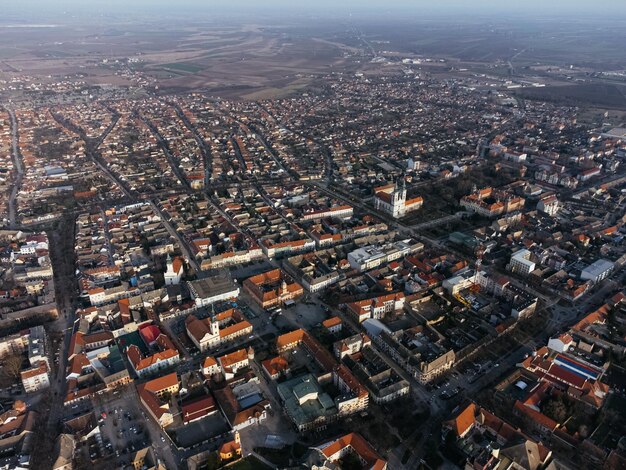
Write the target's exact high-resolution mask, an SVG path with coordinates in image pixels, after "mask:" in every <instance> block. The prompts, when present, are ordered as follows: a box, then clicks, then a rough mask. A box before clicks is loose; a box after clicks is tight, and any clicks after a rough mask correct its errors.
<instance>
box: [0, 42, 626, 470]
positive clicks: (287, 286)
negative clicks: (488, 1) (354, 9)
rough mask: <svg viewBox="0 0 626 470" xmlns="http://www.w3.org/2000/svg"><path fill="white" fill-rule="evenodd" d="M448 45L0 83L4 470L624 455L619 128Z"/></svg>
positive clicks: (538, 465)
mask: <svg viewBox="0 0 626 470" xmlns="http://www.w3.org/2000/svg"><path fill="white" fill-rule="evenodd" d="M385 47H390V46H387V45H385ZM359 60H361V59H359ZM447 61H448V59H447V58H445V57H437V56H433V57H419V58H418V57H413V56H410V57H409V56H402V55H399V54H397V55H396V56H392V55H391V54H390V53H389V54H386V55H385V54H374V56H373V57H370V58H369V61H368V62H367V66H368V70H367V71H366V72H363V73H362V72H358V73H354V72H349V71H330V72H326V73H323V74H319V75H317V76H316V78H315V80H316V84H317V85H316V88H315V89H303V90H300V91H299V92H298V93H295V94H291V95H290V96H286V97H271V98H264V99H253V100H250V99H236V98H224V97H219V96H216V95H215V94H205V93H202V92H200V91H195V92H188V91H184V92H170V91H167V90H164V91H161V90H159V89H158V80H157V79H155V78H154V76H153V75H151V73H150V72H149V71H146V70H144V68H143V67H142V66H141V60H139V59H133V58H119V57H118V58H116V57H111V58H110V59H106V60H105V61H100V62H99V65H98V66H99V67H106V68H108V69H112V70H114V71H115V74H116V75H117V76H119V77H122V78H124V80H128V81H129V82H130V83H132V87H135V91H132V92H131V90H129V89H128V88H125V87H121V86H120V87H117V86H111V87H105V86H98V85H93V84H89V83H87V82H85V81H84V80H83V77H81V76H71V77H70V76H65V75H63V76H59V77H56V78H55V77H48V78H46V79H45V80H41V79H40V78H38V77H36V76H31V75H29V74H27V73H23V74H20V75H19V78H16V77H15V76H13V77H11V78H7V76H5V75H0V95H1V96H4V97H8V96H15V99H11V100H3V101H2V109H1V110H0V186H1V191H0V221H1V225H2V227H1V229H0V335H1V337H0V357H2V359H1V361H0V363H1V366H0V412H1V413H0V468H5V469H14V468H32V469H40V468H53V469H55V470H61V469H63V470H65V469H73V468H76V469H83V468H91V469H104V468H107V469H109V468H124V469H131V468H132V469H136V470H139V469H176V468H185V469H189V470H194V469H218V468H233V469H265V468H272V469H278V468H280V469H305V468H308V469H327V470H332V469H344V470H348V469H375V470H385V469H389V470H395V469H418V468H425V469H426V468H428V469H435V468H466V469H485V470H486V469H490V470H491V469H498V470H500V469H528V470H541V469H550V470H553V469H554V470H557V469H574V468H598V469H601V468H602V469H622V468H626V437H625V436H626V394H625V393H626V369H625V367H626V340H625V338H626V289H625V283H624V278H625V276H626V271H625V270H624V265H625V264H626V240H625V239H624V237H625V235H626V224H625V223H626V164H624V162H625V161H626V128H624V127H623V123H620V122H619V121H614V120H611V119H610V118H609V117H608V116H609V115H608V114H607V115H606V116H605V118H606V119H607V122H604V123H599V124H598V123H593V122H591V121H589V120H580V119H579V117H580V114H581V108H580V107H578V106H574V105H569V104H567V105H566V104H563V103H559V102H554V101H548V100H541V99H529V98H528V97H522V96H520V95H519V94H518V93H517V92H518V91H519V90H520V89H527V88H528V89H531V90H533V89H538V88H542V87H544V86H545V82H537V81H535V80H534V79H533V80H532V81H529V80H527V79H519V78H516V77H515V76H510V75H507V76H502V75H499V74H497V73H494V74H490V73H482V72H481V73H473V72H472V71H471V70H469V71H466V70H465V69H463V70H461V69H460V68H459V67H458V66H456V68H454V66H453V67H452V68H446V70H447V72H446V74H445V75H442V74H439V73H434V72H433V67H435V68H437V67H448V64H447ZM433 64H435V65H433ZM0 67H2V64H0ZM561 72H563V71H562V70H561ZM561 72H558V73H561ZM551 73H557V72H556V69H555V72H551ZM563 73H568V74H573V75H575V74H576V73H577V71H576V70H569V71H566V72H563ZM137 89H139V90H141V92H137V91H136V90H137ZM68 97H69V98H68Z"/></svg>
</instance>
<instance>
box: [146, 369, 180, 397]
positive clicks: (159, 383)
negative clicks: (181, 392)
mask: <svg viewBox="0 0 626 470" xmlns="http://www.w3.org/2000/svg"><path fill="white" fill-rule="evenodd" d="M176 385H178V375H176V372H172V373H171V374H167V375H164V376H163V377H158V378H156V379H153V380H150V381H149V382H146V383H145V384H143V387H144V389H145V390H147V391H148V392H152V393H158V392H160V391H161V390H165V389H166V388H170V387H174V386H176Z"/></svg>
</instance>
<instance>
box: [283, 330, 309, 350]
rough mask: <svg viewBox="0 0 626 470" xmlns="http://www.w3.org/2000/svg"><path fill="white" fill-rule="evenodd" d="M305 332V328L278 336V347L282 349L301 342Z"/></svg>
mask: <svg viewBox="0 0 626 470" xmlns="http://www.w3.org/2000/svg"><path fill="white" fill-rule="evenodd" d="M304 333H305V331H304V330H303V329H298V330H295V331H291V332H289V333H285V334H283V335H280V336H279V337H278V338H276V348H277V349H278V350H279V351H280V350H281V349H283V348H285V347H287V346H290V345H295V344H299V343H300V342H301V341H302V338H303V337H304ZM294 343H295V344H294Z"/></svg>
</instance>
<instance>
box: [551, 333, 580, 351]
mask: <svg viewBox="0 0 626 470" xmlns="http://www.w3.org/2000/svg"><path fill="white" fill-rule="evenodd" d="M573 344H574V339H573V338H572V337H571V336H570V335H569V334H567V333H563V334H562V335H560V336H557V337H556V338H550V340H549V341H548V348H550V349H551V350H553V351H557V352H560V353H562V352H567V350H568V349H569V348H570V346H572V345H573Z"/></svg>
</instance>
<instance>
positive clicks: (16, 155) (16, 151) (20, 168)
mask: <svg viewBox="0 0 626 470" xmlns="http://www.w3.org/2000/svg"><path fill="white" fill-rule="evenodd" d="M7 112H8V113H9V117H10V119H11V149H12V152H11V153H12V157H13V165H15V171H16V175H15V181H14V182H13V185H12V186H11V194H10V195H9V223H10V226H11V228H13V227H15V223H16V219H17V193H18V191H19V190H20V187H21V186H22V179H23V177H24V163H23V161H22V152H20V146H19V139H20V137H19V127H18V126H19V125H18V122H17V118H16V117H15V111H14V110H13V109H11V108H8V109H7Z"/></svg>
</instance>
